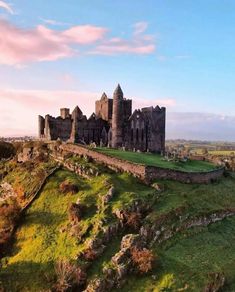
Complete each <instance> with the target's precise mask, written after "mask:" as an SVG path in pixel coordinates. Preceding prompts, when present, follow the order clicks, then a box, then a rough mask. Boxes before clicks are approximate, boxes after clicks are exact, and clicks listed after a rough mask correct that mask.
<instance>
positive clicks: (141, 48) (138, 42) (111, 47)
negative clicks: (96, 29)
mask: <svg viewBox="0 0 235 292" xmlns="http://www.w3.org/2000/svg"><path fill="white" fill-rule="evenodd" d="M147 27H148V24H147V22H138V23H136V24H134V31H133V35H132V37H131V38H130V39H124V38H119V37H114V38H110V39H108V40H105V41H103V42H102V43H101V44H100V45H98V46H97V47H96V48H95V50H93V51H91V52H90V53H92V54H102V55H118V54H137V55H146V54H151V53H153V52H154V51H155V49H156V45H155V42H154V37H153V36H152V35H147V34H144V32H145V30H146V29H147Z"/></svg>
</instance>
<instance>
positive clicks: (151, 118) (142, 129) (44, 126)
mask: <svg viewBox="0 0 235 292" xmlns="http://www.w3.org/2000/svg"><path fill="white" fill-rule="evenodd" d="M165 120H166V109H165V108H164V107H161V108H160V107H159V106H156V107H152V106H151V107H145V108H142V109H141V110H140V109H138V110H135V111H134V112H133V113H132V100H131V99H126V98H124V96H123V92H122V89H121V87H120V85H118V86H117V88H116V89H115V91H114V93H113V99H110V98H108V97H107V95H106V94H105V93H103V95H102V96H101V99H100V100H98V101H96V103H95V113H93V114H92V115H91V116H90V117H89V118H87V117H86V116H85V115H83V113H82V111H81V110H80V108H79V107H78V106H76V107H75V109H74V110H73V112H72V114H70V111H69V109H68V108H62V109H60V116H59V117H57V118H54V117H52V116H50V115H46V116H45V118H43V117H42V116H39V138H40V139H45V140H57V139H60V140H62V141H69V142H72V143H80V144H90V143H96V145H101V146H109V147H113V148H119V147H125V149H129V150H134V151H137V150H139V151H143V152H146V151H150V152H158V153H159V152H164V150H165Z"/></svg>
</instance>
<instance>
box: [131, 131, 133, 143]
mask: <svg viewBox="0 0 235 292" xmlns="http://www.w3.org/2000/svg"><path fill="white" fill-rule="evenodd" d="M133 140H134V131H133V129H131V142H133Z"/></svg>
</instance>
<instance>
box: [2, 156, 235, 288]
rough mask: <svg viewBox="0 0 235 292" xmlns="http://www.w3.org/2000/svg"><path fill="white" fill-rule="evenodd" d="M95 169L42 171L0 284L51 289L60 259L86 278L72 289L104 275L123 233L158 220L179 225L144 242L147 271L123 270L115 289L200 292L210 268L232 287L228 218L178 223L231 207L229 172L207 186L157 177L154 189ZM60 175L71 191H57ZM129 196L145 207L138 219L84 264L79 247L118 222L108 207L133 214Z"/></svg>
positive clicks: (234, 197)
mask: <svg viewBox="0 0 235 292" xmlns="http://www.w3.org/2000/svg"><path fill="white" fill-rule="evenodd" d="M72 160H73V161H77V162H78V161H80V160H79V159H76V158H73V159H72ZM80 163H81V161H80ZM82 163H83V164H84V165H85V164H86V162H84V161H83V162H82ZM87 165H88V164H87ZM96 168H98V169H99V172H100V175H98V176H91V177H90V178H82V177H80V176H78V175H77V174H75V173H73V172H70V171H68V170H65V169H61V170H58V171H57V172H56V173H55V174H54V175H52V176H51V177H50V179H49V180H48V181H47V183H46V184H45V186H44V187H43V189H42V191H41V193H40V195H39V196H38V198H37V199H36V200H35V201H34V202H33V204H32V205H31V206H30V208H29V209H28V210H27V212H26V214H25V215H24V216H23V218H22V219H21V221H20V225H19V228H18V229H17V232H16V235H15V241H14V244H13V247H12V249H11V252H10V253H9V254H8V255H7V256H5V257H4V258H2V259H1V266H0V283H1V284H0V287H1V285H2V287H4V289H5V291H12V292H14V291H49V290H48V289H51V288H52V287H55V282H56V275H55V265H56V263H57V262H58V261H59V260H61V259H63V260H65V259H66V260H67V261H70V262H71V263H74V264H76V265H79V266H81V267H85V268H86V274H87V282H86V284H85V285H83V286H82V287H81V288H79V289H78V290H76V291H80V290H83V289H85V287H86V286H87V285H88V284H89V283H91V281H92V280H93V279H95V278H97V277H99V278H103V277H104V274H103V269H104V267H110V266H112V264H111V259H112V257H113V256H114V255H115V254H116V253H117V252H118V251H119V250H120V243H121V239H122V237H123V236H124V235H126V234H129V233H133V234H137V233H138V231H139V228H140V227H141V226H153V225H154V224H159V225H160V226H164V228H165V229H166V230H167V228H172V227H173V229H172V230H177V227H178V228H179V231H178V232H176V233H174V234H173V236H171V237H170V238H169V239H166V240H164V241H162V242H161V243H158V242H155V243H153V244H152V245H151V246H149V248H150V249H151V250H152V251H153V253H154V254H155V256H156V258H155V262H154V266H153V270H152V271H150V272H148V273H147V274H139V273H137V272H136V271H134V272H130V273H129V274H128V276H127V277H126V279H124V280H126V281H123V284H122V290H123V291H133V292H134V291H203V289H204V288H205V286H206V285H207V284H208V283H210V282H211V278H213V275H214V273H220V274H223V275H224V277H225V279H226V281H225V284H224V288H223V289H224V290H223V291H234V290H235V286H234V285H235V284H234V283H235V272H234V271H235V248H234V247H235V228H234V226H235V218H234V216H230V217H228V218H225V219H223V220H221V221H219V222H215V223H212V224H209V225H208V226H198V227H192V228H185V227H184V228H183V226H184V224H185V222H189V221H190V220H194V219H195V218H203V217H205V216H209V215H210V214H213V213H217V214H222V213H223V212H225V213H226V212H230V211H231V212H233V211H234V210H235V177H234V176H233V175H228V176H227V177H223V178H222V179H221V180H220V181H219V182H216V183H213V184H210V185H192V184H182V183H178V182H173V181H164V182H162V181H158V182H156V183H158V189H157V188H156V186H154V187H151V186H146V185H144V184H142V183H141V182H140V181H138V180H137V179H136V178H133V177H132V176H130V175H128V174H125V173H123V174H120V173H115V172H113V171H111V170H108V169H106V168H103V167H101V166H97V165H96ZM9 175H10V174H8V176H9ZM65 181H66V182H67V183H70V184H71V185H73V186H76V190H77V191H76V192H67V193H63V192H62V190H61V184H62V183H63V182H65ZM110 187H113V188H114V195H113V196H112V198H111V199H110V201H109V202H107V203H106V204H105V205H104V204H103V203H102V198H104V196H105V195H106V194H107V192H108V191H109V189H110ZM78 199H79V203H80V204H81V205H82V206H84V211H83V214H82V216H81V220H80V221H79V224H78V227H79V228H78V229H79V230H76V232H75V233H74V232H72V231H73V229H72V227H71V224H70V221H69V211H68V210H69V207H70V206H71V203H75V202H77V200H78ZM137 201H138V202H140V204H142V205H148V206H150V207H151V208H150V209H148V210H147V211H146V212H144V213H143V214H142V215H141V220H139V221H138V220H137V219H136V220H137V221H138V224H139V225H138V224H137V225H138V226H137V227H136V228H134V225H131V224H129V225H128V224H126V225H125V226H124V228H122V229H121V230H120V231H119V232H118V233H117V235H116V236H112V237H111V238H110V240H109V241H108V242H107V243H106V244H105V245H106V247H105V249H104V251H103V252H102V253H101V254H99V255H98V256H96V257H94V259H92V260H89V261H88V262H87V260H84V257H81V255H83V254H84V252H85V251H86V250H87V246H88V242H89V241H88V239H94V238H97V237H98V238H99V237H100V236H101V235H102V232H103V230H104V229H105V228H107V227H108V226H111V225H112V226H113V224H115V223H117V222H118V219H117V217H116V215H115V214H114V213H115V210H129V211H128V212H130V213H129V215H133V214H134V212H133V211H130V210H131V208H130V207H131V206H133V203H134V202H137ZM128 208H129V209H128ZM131 212H132V213H131ZM185 226H186V225H185ZM181 227H182V228H181ZM180 228H181V229H180ZM115 289H116V288H115V287H113V288H112V291H114V290H115ZM117 290H119V289H117ZM63 291H72V290H71V289H70V288H69V289H68V290H63Z"/></svg>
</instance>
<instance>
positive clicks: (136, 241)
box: [121, 234, 144, 249]
mask: <svg viewBox="0 0 235 292" xmlns="http://www.w3.org/2000/svg"><path fill="white" fill-rule="evenodd" d="M143 245H144V243H143V238H142V237H141V236H140V235H139V234H127V235H125V236H124V237H123V238H122V241H121V249H130V248H132V247H134V246H135V247H138V248H141V247H142V246H143Z"/></svg>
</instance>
